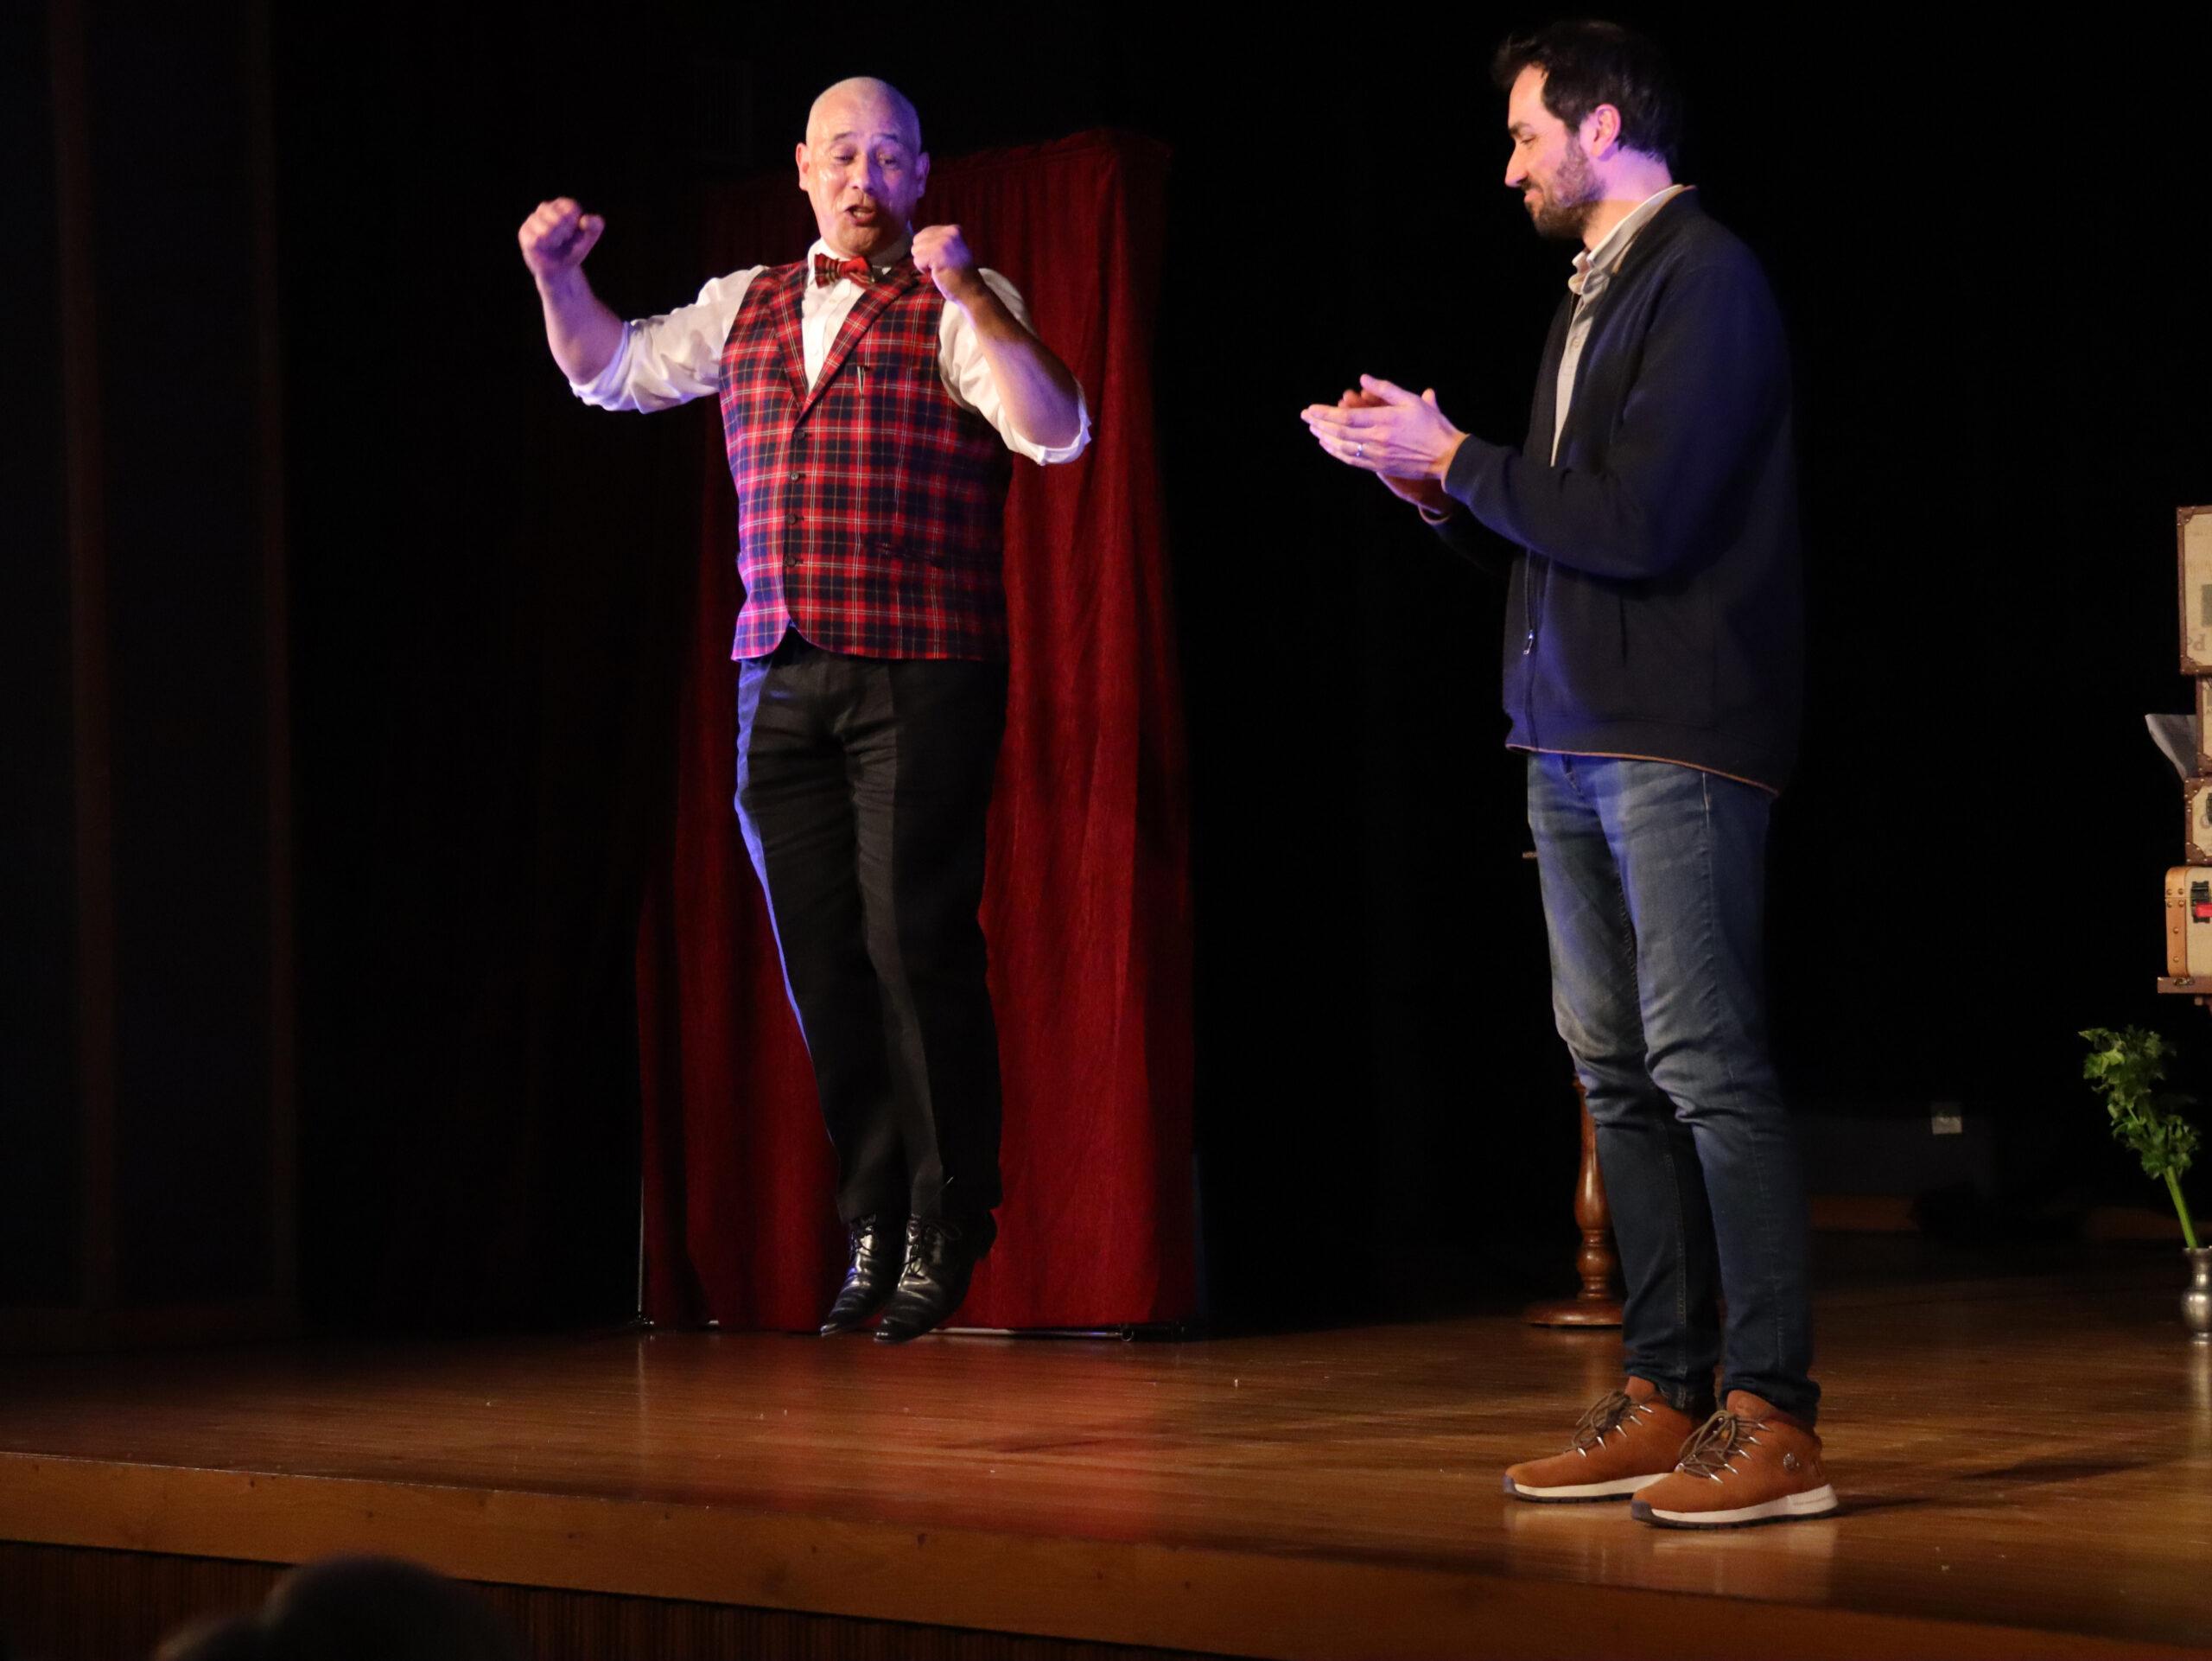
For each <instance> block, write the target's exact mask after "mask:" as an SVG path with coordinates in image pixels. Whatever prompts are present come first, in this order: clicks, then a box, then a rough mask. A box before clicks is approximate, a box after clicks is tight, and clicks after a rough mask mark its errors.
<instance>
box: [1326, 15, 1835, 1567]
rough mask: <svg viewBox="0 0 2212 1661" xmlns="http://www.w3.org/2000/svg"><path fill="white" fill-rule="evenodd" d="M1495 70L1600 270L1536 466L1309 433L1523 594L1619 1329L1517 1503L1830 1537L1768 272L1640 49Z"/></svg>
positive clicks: (1513, 174) (1783, 410) (1529, 1472)
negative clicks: (1808, 1184)
mask: <svg viewBox="0 0 2212 1661" xmlns="http://www.w3.org/2000/svg"><path fill="white" fill-rule="evenodd" d="M1493 67H1494V69H1495V72H1496V76H1497V83H1498V86H1500V87H1501V88H1502V89H1503V90H1504V91H1505V92H1506V93H1507V108H1506V130H1507V132H1508V134H1509V136H1510V138H1511V140H1512V145H1513V150H1512V156H1511V159H1510V161H1509V162H1508V163H1507V165H1506V170H1505V183H1506V185H1507V186H1508V188H1511V189H1514V190H1517V191H1519V192H1520V193H1521V195H1522V200H1523V202H1524V203H1525V204H1526V206H1527V207H1528V210H1529V216H1530V218H1531V219H1532V220H1534V221H1535V227H1536V229H1537V231H1538V232H1540V233H1541V234H1542V235H1544V236H1547V237H1551V238H1556V239H1560V240H1565V241H1571V242H1575V243H1579V244H1580V251H1579V252H1578V253H1577V254H1576V255H1575V258H1574V274H1573V276H1572V277H1569V278H1568V279H1567V290H1568V294H1567V299H1566V300H1565V301H1564V302H1562V303H1561V305H1560V309H1559V313H1558V315H1557V316H1556V317H1555V318H1554V321H1553V324H1552V331H1551V337H1550V340H1548V343H1547V345H1546V347H1545V352H1544V358H1543V363H1542V368H1541V371H1540V372H1539V374H1538V377H1537V384H1536V395H1535V410H1534V412H1533V415H1532V417H1531V420H1530V423H1529V436H1528V440H1527V442H1525V443H1524V444H1523V445H1522V447H1521V448H1520V449H1513V448H1511V447H1510V446H1506V445H1502V444H1493V443H1490V442H1486V441H1484V440H1483V439H1481V438H1478V437H1474V436H1471V435H1469V434H1466V433H1464V432H1462V431H1460V430H1459V429H1458V428H1456V427H1454V426H1453V425H1452V423H1451V422H1450V421H1448V420H1447V419H1446V417H1445V415H1444V413H1443V411H1442V410H1440V408H1439V407H1438V405H1437V401H1436V395H1435V394H1434V393H1433V391H1432V392H1427V393H1423V394H1421V395H1419V396H1416V395H1414V393H1412V392H1409V391H1406V390H1404V389H1403V388H1402V387H1399V386H1396V385H1392V384H1391V383H1389V382H1387V381H1383V380H1378V379H1374V378H1371V377H1363V378H1362V381H1361V391H1358V392H1347V393H1346V394H1345V395H1344V398H1343V399H1341V400H1340V401H1339V403H1338V404H1337V405H1335V406H1329V405H1319V404H1317V405H1314V406H1313V407H1312V408H1309V409H1307V410H1306V411H1305V418H1306V423H1307V424H1308V426H1309V427H1310V428H1311V430H1313V434H1314V435H1315V436H1316V437H1317V438H1318V439H1319V441H1320V443H1321V445H1322V448H1323V449H1325V450H1326V451H1327V452H1328V454H1330V455H1332V456H1335V457H1336V458H1337V459H1338V460H1339V461H1344V462H1346V463H1348V464H1349V465H1351V466H1352V467H1355V468H1363V469H1365V470H1366V471H1368V472H1370V473H1374V474H1377V475H1379V476H1380V477H1381V478H1382V479H1383V482H1384V483H1385V484H1386V485H1388V486H1389V487H1390V488H1391V489H1392V490H1393V491H1395V493H1397V494H1398V495H1400V496H1402V497H1403V498H1405V499H1406V500H1408V501H1410V502H1412V503H1414V505H1415V506H1417V507H1419V508H1420V509H1421V512H1422V514H1423V516H1424V517H1425V518H1427V519H1429V520H1430V521H1431V522H1432V523H1433V525H1435V526H1436V528H1437V529H1438V531H1440V533H1441V534H1442V535H1443V536H1444V537H1445V538H1446V540H1447V541H1449V542H1451V543H1452V544H1454V545H1456V546H1459V547H1460V548H1461V549H1462V550H1465V551H1467V552H1469V553H1471V555H1473V556H1475V557H1478V559H1490V558H1493V557H1502V559H1503V563H1506V564H1507V565H1508V566H1509V568H1510V569H1509V573H1508V575H1509V590H1508V596H1507V601H1506V639H1505V652H1504V657H1505V673H1504V690H1505V706H1506V713H1507V715H1508V716H1510V719H1511V722H1512V729H1511V732H1510V735H1509V736H1508V738H1507V743H1508V744H1509V745H1510V746H1511V747H1513V748H1517V749H1521V750H1524V751H1526V752H1528V755H1529V764H1528V777H1529V829H1530V831H1531V833H1532V834H1533V837H1534V839H1535V848H1536V860H1537V869H1538V871H1539V873H1540V876H1541V887H1542V892H1543V903H1544V918H1545V923H1546V926H1547V930H1548V933H1549V936H1550V941H1551V960H1552V999H1553V1008H1554V1014H1555V1015H1556V1018H1557V1021H1558V1024H1559V1030H1560V1036H1561V1037H1563V1038H1564V1039H1565V1040H1566V1041H1567V1048H1568V1049H1569V1051H1570V1052H1571V1053H1573V1058H1574V1064H1575V1071H1576V1073H1577V1075H1578V1077H1579V1078H1580V1080H1581V1082H1582V1085H1583V1086H1584V1089H1585V1091H1586V1093H1587V1095H1588V1098H1589V1103H1590V1115H1591V1117H1592V1120H1593V1121H1594V1122H1595V1123H1596V1125H1597V1132H1598V1155H1599V1165H1600V1168H1602V1169H1603V1171H1604V1174H1605V1191H1606V1194H1607V1196H1608V1198H1609V1200H1611V1207H1612V1215H1613V1227H1614V1233H1615V1236H1616V1238H1617V1241H1618V1246H1619V1251H1620V1257H1621V1263H1622V1268H1623V1270H1624V1275H1625V1277H1626V1280H1627V1290H1628V1297H1627V1303H1626V1309H1625V1314H1624V1322H1623V1338H1624V1349H1625V1352H1626V1354H1625V1361H1624V1373H1625V1375H1626V1376H1625V1378H1624V1381H1623V1384H1622V1386H1621V1388H1620V1389H1618V1390H1616V1391H1610V1392H1608V1394H1607V1395H1606V1396H1605V1397H1604V1398H1603V1399H1602V1400H1600V1401H1599V1402H1598V1403H1596V1404H1595V1405H1594V1406H1592V1408H1591V1409H1590V1410H1589V1411H1588V1412H1587V1413H1586V1414H1585V1415H1584V1416H1583V1417H1582V1420H1581V1422H1580V1424H1579V1425H1578V1426H1577V1427H1576V1429H1575V1433H1574V1435H1573V1439H1572V1445H1571V1446H1570V1447H1569V1448H1567V1451H1566V1452H1564V1453H1561V1454H1557V1455H1555V1456H1554V1457H1551V1458H1547V1459H1541V1460H1533V1461H1527V1462H1525V1463H1522V1464H1519V1465H1516V1466H1514V1467H1511V1468H1510V1469H1509V1470H1508V1471H1507V1472H1506V1473H1505V1492H1507V1493H1508V1494H1510V1495H1512V1496H1514V1497H1515V1498H1516V1499H1526V1500H1540V1501H1541V1500H1592V1499H1616V1498H1623V1497H1628V1496H1633V1499H1631V1501H1630V1514H1631V1515H1632V1516H1634V1517H1636V1518H1639V1519H1641V1520H1643V1521H1645V1522H1649V1523H1655V1524H1665V1525H1670V1526H1675V1527H1684V1528H1698V1527H1716V1526H1732V1525H1737V1524H1745V1523H1759V1522H1778V1521H1783V1520H1786V1519H1789V1518H1802V1517H1815V1516H1821V1515H1824V1514H1825V1513H1827V1512H1829V1511H1834V1509H1835V1506H1836V1498H1835V1492H1834V1489H1833V1488H1832V1487H1831V1486H1829V1484H1828V1481H1827V1476H1826V1474H1825V1473H1824V1471H1823V1468H1822V1465H1821V1441H1820V1437H1819V1435H1817V1434H1816V1432H1815V1429H1814V1422H1815V1414H1816V1412H1817V1409H1818V1403H1819V1401H1820V1387H1819V1386H1818V1385H1817V1384H1815V1383H1814V1381H1813V1379H1812V1378H1811V1377H1810V1372H1809V1369H1810V1367H1811V1365H1812V1317H1811V1306H1810V1297H1809V1293H1808V1288H1807V1282H1806V1226H1807V1225H1806V1215H1805V1203H1804V1190H1803V1179H1802V1173H1801V1169H1800V1166H1799V1161H1798V1155H1797V1151H1796V1142H1795V1138H1794V1134H1793V1131H1792V1129H1791V1126H1790V1123H1789V1116H1788V1113H1787V1111H1785V1109H1784V1107H1783V1102H1782V1098H1781V1095H1780V1091H1779V1090H1778V1088H1777V1085H1776V1081H1775V1075H1774V1068H1773V1065H1772V1062H1771V1061H1770V1059H1769V1056H1768V1053H1767V1036H1766V1008H1765V991H1764V986H1763V984H1762V968H1761V958H1762V936H1763V933H1764V903H1765V854H1766V836H1767V820H1768V814H1769V810H1770V806H1771V805H1772V802H1773V800H1774V798H1775V796H1776V795H1777V793H1778V792H1779V791H1780V790H1781V788H1782V786H1783V783H1784V782H1785V781H1786V780H1787V779H1788V778H1789V772H1790V767H1791V765H1792V763H1793V761H1794V760H1795V756H1796V742H1797V728H1798V708H1799V703H1800V693H1799V684H1800V680H1801V675H1802V671H1801V664H1800V659H1801V633H1802V628H1801V622H1800V599H1799V557H1798V535H1797V499H1796V464H1795V460H1794V457H1793V454H1792V441H1791V432H1790V382H1789V353H1788V347H1787V343H1786V341H1785V340H1784V338H1783V328H1782V321H1781V318H1780V316H1779V315H1778V312H1777V308H1776V306H1775V302H1774V296H1773V295H1772V293H1771V292H1770V290H1769V289H1768V287H1767V283H1766V278H1765V276H1764V273H1763V272H1762V271H1761V270H1760V269H1759V265H1758V261H1757V260H1756V259H1755V258H1753V257H1752V255H1751V251H1749V250H1748V249H1746V248H1745V246H1744V245H1743V244H1742V243H1741V242H1739V241H1738V240H1737V239H1736V238H1734V237H1733V236H1732V235H1730V234H1729V233H1728V232H1726V231H1725V230H1723V229H1722V228H1721V227H1720V226H1718V225H1716V224H1715V223H1714V222H1713V220H1710V219H1708V218H1707V216H1706V214H1705V213H1704V210H1703V209H1702V208H1701V207H1700V206H1699V204H1698V200H1697V198H1696V196H1695V195H1694V194H1693V193H1692V192H1691V191H1690V188H1689V187H1688V186H1687V185H1682V184H1678V183H1676V182H1675V178H1674V175H1673V170H1672V156H1673V153H1674V150H1675V140H1676V135H1677V133H1678V132H1679V130H1680V127H1681V100H1680V98H1679V95H1678V94H1677V92H1676V91H1675V83H1674V80H1673V77H1672V75H1671V73H1669V69H1668V66H1667V64H1666V61H1665V60H1664V58H1663V57H1662V54H1660V53H1659V52H1658V51H1657V49H1656V48H1655V47H1653V46H1652V44H1651V43H1650V42H1649V41H1646V40H1644V39H1643V37H1641V36H1639V35H1634V34H1632V33H1630V32H1629V31H1628V30H1625V29H1619V28H1618V27H1616V26H1614V25H1611V24H1609V23H1600V22H1570V23H1560V24H1556V25H1554V26H1553V27H1552V28H1549V29H1545V30H1543V31H1542V32H1541V33H1540V34H1537V35H1534V36H1531V37H1529V38H1527V39H1522V40H1515V41H1508V42H1507V43H1506V45H1505V46H1504V47H1503V48H1501V49H1500V51H1499V53H1498V54H1497V60H1496V63H1495V65H1494V66H1493ZM1723 1299H1725V1301H1726V1306H1727V1328H1726V1333H1725V1334H1724V1333H1723V1332H1722V1330H1721V1327H1720V1325H1719V1319H1718V1314H1717V1306H1718V1304H1719V1301H1721V1300H1723ZM1716 1367H1717V1368H1718V1369H1719V1383H1718V1386H1717V1391H1716V1384H1715V1379H1714V1372H1715V1369H1716Z"/></svg>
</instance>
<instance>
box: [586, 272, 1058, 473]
mask: <svg viewBox="0 0 2212 1661" xmlns="http://www.w3.org/2000/svg"><path fill="white" fill-rule="evenodd" d="M817 254H829V255H830V257H831V258H838V257H839V256H837V255H836V253H835V252H834V251H832V250H831V249H830V247H829V244H828V243H826V242H823V241H821V240H819V239H817V241H816V242H815V245H814V246H813V247H811V248H810V249H808V250H807V254H806V262H805V264H806V273H805V279H804V280H805V284H806V286H805V288H804V290H802V297H801V299H800V301H799V306H798V312H799V337H800V340H801V341H802V342H803V343H804V347H805V351H806V380H807V385H809V386H811V385H813V384H814V382H815V379H817V377H818V376H819V375H820V374H821V373H822V364H823V360H824V359H825V358H827V357H828V356H829V347H830V345H831V343H832V342H834V341H835V340H836V338H837V330H838V329H839V328H840V327H842V325H843V323H844V321H845V317H846V315H847V314H848V313H849V312H850V311H851V310H852V309H853V305H854V302H856V301H857V300H859V298H860V297H861V294H862V293H863V292H864V290H862V289H861V285H860V284H859V283H855V282H854V281H853V280H852V278H850V277H839V278H838V279H837V280H836V282H835V283H826V284H824V283H817V282H816V281H815V280H814V256H815V255H817ZM767 269H768V268H767V267H766V266H765V265H755V266H753V267H752V268H751V269H750V270H742V271H732V272H731V273H730V274H729V275H728V277H713V278H710V279H709V282H708V283H707V285H706V286H705V287H704V288H702V289H701V290H699V297H698V298H697V299H696V300H695V301H693V302H691V303H690V305H688V306H683V307H679V308H678V309H676V310H674V311H671V312H667V313H664V314H663V315H660V316H658V317H640V318H638V319H636V320H634V321H632V322H630V323H629V324H628V325H626V328H625V331H624V334H623V337H622V345H621V348H620V350H619V351H617V352H616V353H615V354H614V357H613V361H611V362H610V363H608V365H607V367H606V368H604V369H602V370H601V371H600V372H599V375H598V378H597V379H594V380H592V381H590V382H588V383H586V382H580V381H571V382H569V390H570V391H573V392H575V395H576V396H577V397H578V398H582V400H583V401H584V402H585V403H587V404H593V405H595V406H596V407H598V408H600V409H602V410H665V409H669V408H671V407H672V406H673V405H676V404H684V403H688V402H690V400H691V399H693V398H712V397H714V396H715V395H716V394H717V393H718V392H719V391H720V390H721V386H720V379H719V378H720V371H721V359H722V347H724V346H725V345H727V344H728V340H729V326H730V324H731V323H732V322H734V321H735V320H736V317H737V309H738V305H739V303H740V302H742V301H743V300H744V298H745V291H746V290H747V289H748V288H750V287H751V286H752V283H753V278H754V277H758V276H759V275H760V273H761V272H762V271H764V270H767ZM979 275H981V276H982V279H983V281H984V282H986V283H989V284H990V285H991V291H992V292H993V293H995V294H996V295H997V296H998V297H999V298H1000V299H1001V300H1003V301H1004V302H1006V307H1007V310H1008V311H1011V312H1012V313H1013V314H1014V315H1015V317H1017V318H1019V319H1020V322H1021V326H1022V327H1023V328H1028V327H1029V309H1028V307H1027V306H1026V305H1024V304H1023V303H1022V300H1021V296H1020V292H1019V291H1018V290H1016V289H1015V288H1014V284H1013V283H1009V282H1007V280H1006V278H1004V277H1001V276H1000V275H999V274H998V273H997V272H996V271H991V270H986V271H982V272H980V273H979ZM923 281H925V282H927V281H928V279H927V278H926V277H925V278H924V279H923ZM937 363H938V374H939V375H941V376H942V377H943V378H944V389H945V391H948V392H950V393H951V394H952V398H953V401H954V402H955V403H956V404H959V405H960V406H961V407H962V408H963V409H967V410H974V411H975V412H976V414H977V415H979V416H981V417H983V419H984V420H986V421H988V422H989V423H991V425H992V426H993V427H995V428H996V429H997V430H998V434H999V436H1000V437H1001V438H1002V439H1004V440H1005V441H1006V446H1007V449H1010V450H1012V451H1014V453H1015V454H1016V455H1026V456H1027V457H1028V458H1029V459H1030V460H1031V461H1036V462H1039V463H1042V464H1044V465H1046V466H1050V465H1051V464H1052V463H1053V462H1055V461H1073V460H1075V458H1076V457H1077V456H1078V455H1082V454H1083V450H1084V446H1085V445H1086V444H1088V443H1089V442H1090V408H1089V406H1088V405H1087V404H1085V403H1084V396H1083V388H1082V387H1081V386H1077V388H1076V434H1075V437H1074V438H1073V439H1072V440H1071V441H1070V442H1068V443H1066V444H1064V445H1062V446H1060V447H1059V448H1058V449H1047V448H1046V447H1045V446H1044V445H1042V444H1037V443H1033V442H1030V440H1029V439H1028V438H1027V437H1026V436H1023V435H1022V434H1021V433H1020V432H1019V431H1018V430H1016V429H1015V428H1014V423H1012V422H1011V421H1010V420H1009V419H1008V418H1007V413H1006V410H1005V409H1004V407H1003V406H1002V405H1001V403H1000V400H999V389H998V383H997V382H996V381H995V380H994V379H992V378H991V366H990V365H989V364H988V362H986V361H985V360H984V358H983V348H982V342H981V341H980V340H977V339H976V326H975V324H973V323H972V322H970V321H969V320H968V314H967V313H966V312H965V311H963V310H962V309H960V308H959V307H958V306H956V305H953V304H951V303H950V302H947V303H946V305H945V308H944V321H943V322H942V323H941V324H940V325H939V326H938V357H937Z"/></svg>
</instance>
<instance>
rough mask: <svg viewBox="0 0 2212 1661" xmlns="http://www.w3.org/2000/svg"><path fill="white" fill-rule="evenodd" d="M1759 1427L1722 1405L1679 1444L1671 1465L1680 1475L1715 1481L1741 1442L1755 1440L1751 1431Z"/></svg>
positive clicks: (1740, 1445)
mask: <svg viewBox="0 0 2212 1661" xmlns="http://www.w3.org/2000/svg"><path fill="white" fill-rule="evenodd" d="M1759 1428H1760V1421H1758V1420H1756V1419H1745V1418H1740V1417H1738V1416H1737V1415H1735V1414H1733V1413H1731V1412H1729V1411H1728V1410H1726V1408H1723V1409H1722V1410H1720V1411H1719V1412H1717V1413H1715V1414H1714V1415H1713V1416H1712V1417H1711V1418H1709V1419H1707V1421H1706V1422H1704V1423H1703V1424H1701V1425H1700V1426H1698V1428H1697V1429H1696V1431H1695V1433H1694V1434H1693V1435H1691V1437H1690V1439H1689V1441H1687V1442H1685V1443H1683V1444H1682V1454H1681V1459H1680V1460H1678V1461H1676V1462H1675V1469H1676V1470H1678V1471H1680V1472H1681V1473H1682V1474H1683V1475H1684V1476H1702V1477H1709V1478H1711V1479H1712V1480H1713V1481H1715V1482H1718V1481H1719V1480H1720V1473H1722V1472H1723V1471H1726V1470H1727V1469H1729V1468H1730V1467H1731V1466H1732V1465H1733V1464H1734V1462H1735V1459H1736V1455H1737V1454H1739V1453H1741V1452H1742V1451H1743V1449H1744V1448H1745V1445H1746V1444H1748V1443H1751V1442H1756V1441H1758V1437H1757V1436H1756V1435H1752V1434H1751V1433H1752V1432H1753V1431H1755V1430H1757V1429H1759Z"/></svg>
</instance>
